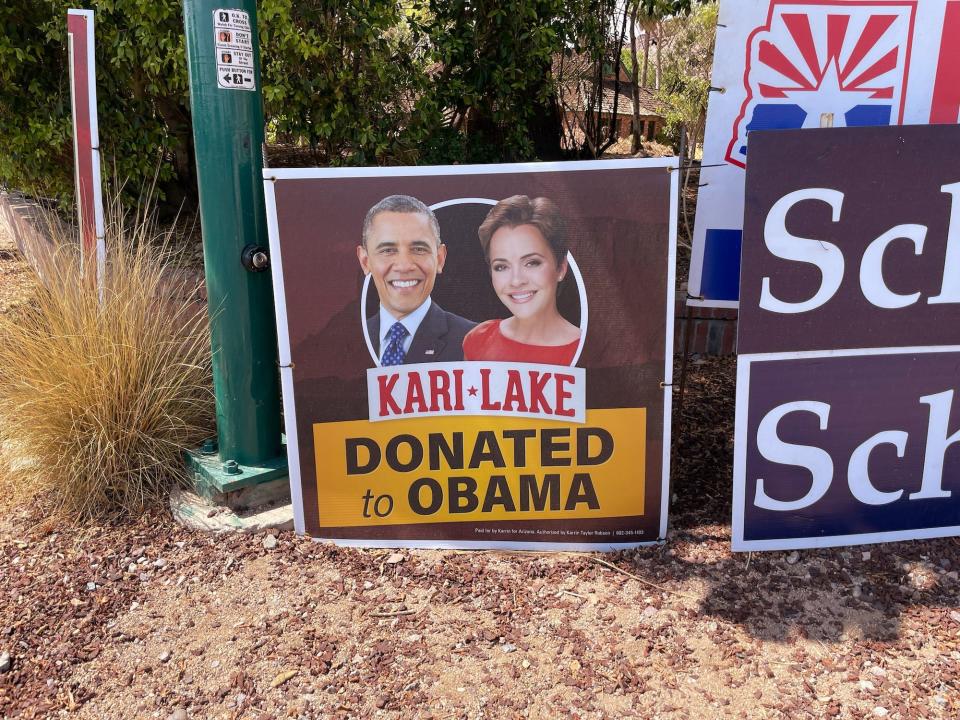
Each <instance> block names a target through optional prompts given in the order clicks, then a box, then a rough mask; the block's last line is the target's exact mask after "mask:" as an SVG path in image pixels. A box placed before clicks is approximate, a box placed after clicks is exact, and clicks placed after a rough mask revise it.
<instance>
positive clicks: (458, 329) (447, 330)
mask: <svg viewBox="0 0 960 720" xmlns="http://www.w3.org/2000/svg"><path fill="white" fill-rule="evenodd" d="M475 325H476V323H475V322H471V321H469V320H467V319H465V318H462V317H460V316H459V315H454V314H453V313H451V312H447V311H446V310H444V309H443V308H442V307H440V306H439V305H437V303H436V302H435V301H434V302H432V303H430V309H429V310H427V314H426V315H425V316H424V318H423V320H422V321H421V323H420V327H418V328H417V332H416V333H415V334H414V336H413V341H412V342H411V343H410V349H409V350H408V351H407V354H406V356H405V357H404V360H403V364H404V365H413V364H415V363H429V362H456V361H458V360H463V336H464V335H466V334H467V333H468V332H470V330H471V329H472V328H473V327H474V326H475ZM367 329H368V331H369V333H370V342H371V343H373V349H374V351H375V352H376V353H377V357H380V313H379V312H378V313H375V314H374V315H372V316H371V317H368V318H367Z"/></svg>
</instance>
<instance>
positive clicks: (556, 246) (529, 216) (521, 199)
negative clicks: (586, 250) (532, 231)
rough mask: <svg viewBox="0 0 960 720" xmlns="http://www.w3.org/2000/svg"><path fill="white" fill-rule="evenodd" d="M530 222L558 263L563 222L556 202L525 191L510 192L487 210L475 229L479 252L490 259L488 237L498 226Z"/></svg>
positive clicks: (563, 243)
mask: <svg viewBox="0 0 960 720" xmlns="http://www.w3.org/2000/svg"><path fill="white" fill-rule="evenodd" d="M519 225H533V227H535V228H537V230H539V231H540V234H541V235H543V237H544V238H545V239H546V241H547V244H548V245H550V250H552V251H553V256H554V258H555V259H556V261H557V266H558V267H559V266H560V263H562V262H563V261H564V260H565V259H566V257H567V224H566V222H564V219H563V216H562V215H561V214H560V208H559V207H557V204H556V203H555V202H553V200H550V199H549V198H545V197H538V198H534V199H533V200H531V199H530V198H529V197H528V196H527V195H514V196H512V197H508V198H505V199H503V200H501V201H500V202H498V203H497V204H496V205H494V206H493V208H492V209H491V210H490V212H489V213H487V217H486V218H485V219H484V221H483V222H482V223H480V228H479V229H478V230H477V235H479V237H480V247H481V248H483V256H484V257H485V258H486V259H487V262H489V261H490V238H492V237H493V234H494V233H495V232H496V231H497V230H499V229H500V228H502V227H511V228H513V227H517V226H519Z"/></svg>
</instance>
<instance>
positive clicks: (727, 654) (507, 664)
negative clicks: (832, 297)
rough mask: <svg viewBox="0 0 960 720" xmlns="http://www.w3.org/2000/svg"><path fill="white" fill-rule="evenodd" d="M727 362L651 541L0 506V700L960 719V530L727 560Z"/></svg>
mask: <svg viewBox="0 0 960 720" xmlns="http://www.w3.org/2000/svg"><path fill="white" fill-rule="evenodd" d="M2 242H3V241H2V239H0V274H2V277H0V308H5V307H9V305H11V304H15V303H18V302H23V301H25V300H26V299H28V297H29V295H28V294H25V293H24V292H22V288H21V289H19V290H18V288H19V285H18V283H20V282H21V281H22V282H24V283H26V285H24V287H27V286H29V275H28V274H27V273H28V270H27V268H26V267H25V266H24V265H23V263H22V262H21V261H20V260H18V259H17V258H16V256H15V255H13V254H12V250H11V254H9V255H7V254H5V250H6V249H7V248H8V246H7V245H5V244H2ZM4 303H7V304H6V305H4ZM733 370H734V360H733V359H732V358H728V359H719V360H718V359H705V360H699V361H694V362H693V363H692V364H691V366H690V377H689V380H688V384H687V388H686V397H685V399H684V404H683V407H682V409H678V410H677V411H676V412H675V418H674V422H675V441H674V443H675V444H674V458H673V488H672V493H673V498H672V503H671V505H672V509H671V512H672V521H671V522H672V530H671V537H670V540H669V541H668V543H667V544H666V545H663V546H659V547H649V548H643V549H640V550H637V551H631V552H623V553H617V554H613V555H603V556H601V555H578V554H556V555H539V554H533V553H493V552H491V553H479V552H471V553H467V552H440V551H403V552H400V553H394V552H393V551H383V550H370V551H366V550H357V549H347V548H336V547H332V546H328V545H323V544H318V543H314V542H311V541H309V540H304V539H300V538H297V537H295V536H294V535H293V534H291V533H283V534H280V535H279V542H278V543H277V544H276V547H275V548H274V549H272V550H268V549H266V548H265V547H264V544H263V540H264V535H262V534H261V535H233V534H228V535H220V536H211V535H206V534H202V533H197V532H192V531H188V530H186V529H184V528H181V527H179V526H177V525H174V524H173V523H172V522H171V521H170V519H169V517H168V516H167V515H166V514H165V513H156V514H153V515H150V516H147V517H144V518H142V519H140V520H139V521H136V522H132V523H127V524H121V525H113V526H99V527H74V526H66V525H64V526H52V525H50V524H48V523H45V522H43V520H42V518H40V517H38V516H37V515H35V514H34V511H33V510H31V509H29V508H13V509H10V508H6V509H5V510H4V512H3V513H0V717H3V718H60V717H66V718H73V717H75V718H86V719H90V720H94V719H96V720H119V719H121V718H123V719H126V718H130V719H133V718H137V719H140V718H161V720H167V719H172V720H181V719H184V718H189V719H200V718H225V719H226V718H229V719H232V720H238V719H245V720H246V719H249V720H255V719H261V720H266V719H267V718H273V719H274V720H279V719H280V718H404V719H406V718H437V719H440V718H444V719H446V718H457V719H460V718H469V719H473V718H558V717H571V718H584V719H586V718H644V719H647V718H663V719H664V720H683V719H687V718H697V719H698V720H700V719H713V718H718V719H720V718H723V719H726V718H730V719H733V718H737V719H740V718H770V719H774V718H778V719H779V718H783V719H787V718H789V719H790V720H796V719H797V718H816V719H819V718H842V719H849V720H860V719H862V718H882V717H888V718H891V719H894V720H912V719H917V718H929V719H930V720H934V719H936V720H940V719H944V720H946V719H948V718H949V719H952V718H956V717H958V716H960V582H958V574H957V573H958V571H960V541H958V540H957V539H947V540H936V541H924V542H914V543H896V544H887V545H882V546H872V547H861V548H838V549H832V550H821V551H807V552H800V553H765V554H754V555H752V556H747V555H733V554H731V553H730V551H729V542H730V530H729V508H730V482H731V478H730V473H731V470H730V468H731V464H732V438H733V433H732V421H733V402H732V400H733V388H734V372H733Z"/></svg>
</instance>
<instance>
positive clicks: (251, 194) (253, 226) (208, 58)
mask: <svg viewBox="0 0 960 720" xmlns="http://www.w3.org/2000/svg"><path fill="white" fill-rule="evenodd" d="M183 15H184V26H185V29H186V38H187V61H188V67H189V72H190V105H191V113H192V117H193V139H194V147H195V152H196V160H197V183H198V186H199V191H200V221H201V226H202V230H203V259H204V270H205V274H206V282H207V301H208V306H209V313H210V334H211V342H212V346H213V390H214V394H215V396H216V408H217V440H218V445H217V449H216V450H215V449H214V448H213V447H212V446H211V445H209V444H208V445H207V446H206V448H205V453H202V454H203V455H204V456H205V461H204V462H200V459H199V455H200V454H195V455H194V456H193V458H192V459H193V461H194V462H193V465H194V467H195V469H197V470H198V474H199V475H200V476H201V477H200V478H199V480H200V481H201V484H202V482H203V481H206V482H207V483H212V484H213V485H214V488H213V489H214V490H215V491H216V490H219V491H226V490H230V489H234V488H236V487H242V486H245V485H251V484H255V483H257V482H262V481H264V480H266V479H269V478H270V477H276V476H277V475H278V474H282V472H283V471H284V470H285V460H283V459H282V458H281V452H282V446H281V437H280V390H279V380H278V371H277V332H276V320H275V317H274V306H273V293H272V289H271V281H270V273H269V272H261V270H263V269H264V268H265V267H266V265H265V260H266V258H267V255H266V254H265V252H266V251H265V249H266V248H267V247H268V240H267V226H266V211H265V207H264V199H263V179H262V169H263V156H262V148H263V141H264V120H263V98H262V95H261V90H262V87H261V80H260V50H259V44H258V42H257V15H256V2H255V0H184V2H183ZM244 23H246V29H244ZM260 249H263V250H264V254H262V255H259V256H258V257H257V260H258V261H257V262H251V261H250V258H251V257H252V256H254V255H256V252H257V251H258V250H260ZM217 450H218V452H217ZM214 452H217V455H218V457H213V454H214ZM264 473H266V475H268V476H269V477H266V476H264Z"/></svg>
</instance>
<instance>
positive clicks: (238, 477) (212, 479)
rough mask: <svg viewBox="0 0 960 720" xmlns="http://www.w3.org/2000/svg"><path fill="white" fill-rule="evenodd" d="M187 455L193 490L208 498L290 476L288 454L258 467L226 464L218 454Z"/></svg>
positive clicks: (196, 451) (193, 453)
mask: <svg viewBox="0 0 960 720" xmlns="http://www.w3.org/2000/svg"><path fill="white" fill-rule="evenodd" d="M184 454H185V456H186V461H187V465H189V467H190V468H191V469H192V470H193V477H194V490H195V491H196V493H197V494H198V495H200V496H201V497H204V498H207V499H212V498H215V497H216V496H218V495H223V494H225V493H231V492H234V491H236V490H242V489H244V488H251V487H254V486H256V485H261V484H263V483H268V482H270V481H271V480H275V479H276V478H278V477H286V476H287V456H286V455H285V454H284V455H281V456H279V457H276V458H273V459H271V460H268V461H266V462H263V463H260V464H259V465H239V464H237V463H236V462H224V461H223V460H222V459H221V458H220V456H219V455H218V454H217V453H216V452H214V453H205V452H204V451H203V450H191V451H188V452H186V453H184Z"/></svg>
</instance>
